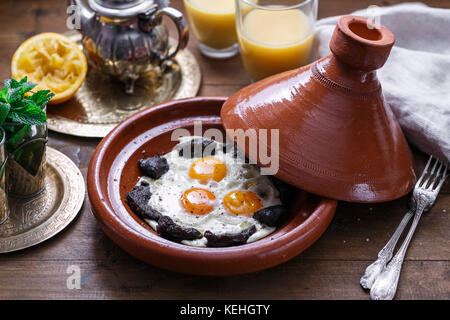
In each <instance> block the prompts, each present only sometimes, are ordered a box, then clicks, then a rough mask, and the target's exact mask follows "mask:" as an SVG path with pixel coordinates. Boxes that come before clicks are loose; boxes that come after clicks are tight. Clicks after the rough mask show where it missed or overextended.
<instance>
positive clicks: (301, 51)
mask: <svg viewBox="0 0 450 320" xmlns="http://www.w3.org/2000/svg"><path fill="white" fill-rule="evenodd" d="M317 4H318V1H317V0H305V1H301V0H259V1H258V2H252V1H249V0H236V5H237V9H236V30H237V37H238V43H239V47H240V51H241V57H242V61H243V63H244V66H245V69H246V70H247V72H248V74H249V75H250V77H251V78H252V79H253V80H254V81H258V80H261V79H263V78H266V77H268V76H270V75H273V74H276V73H280V72H283V71H287V70H291V69H295V68H298V67H300V66H303V65H305V64H307V63H308V59H309V55H310V51H311V47H312V43H313V38H314V22H315V20H316V19H317Z"/></svg>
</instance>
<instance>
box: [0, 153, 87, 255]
mask: <svg viewBox="0 0 450 320" xmlns="http://www.w3.org/2000/svg"><path fill="white" fill-rule="evenodd" d="M85 192H86V188H85V184H84V179H83V176H82V175H81V172H80V170H79V169H78V168H77V166H76V165H75V164H74V163H73V162H72V161H71V160H70V159H69V158H68V157H67V156H65V155H64V154H62V153H61V152H59V151H57V150H55V149H53V148H50V147H47V175H46V180H45V190H44V191H43V192H42V193H40V194H39V195H37V196H36V197H33V198H31V199H14V198H9V199H8V202H9V206H10V214H9V218H8V220H6V222H5V223H3V224H2V225H0V253H5V252H11V251H16V250H21V249H25V248H28V247H31V246H34V245H36V244H38V243H41V242H42V241H44V240H47V239H49V238H51V237H53V236H54V235H55V234H57V233H58V232H60V231H61V230H63V229H64V228H65V227H66V226H67V225H68V224H69V223H70V222H71V221H72V220H73V219H74V218H75V217H76V215H77V214H78V212H79V211H80V209H81V206H82V205H83V201H84V197H85Z"/></svg>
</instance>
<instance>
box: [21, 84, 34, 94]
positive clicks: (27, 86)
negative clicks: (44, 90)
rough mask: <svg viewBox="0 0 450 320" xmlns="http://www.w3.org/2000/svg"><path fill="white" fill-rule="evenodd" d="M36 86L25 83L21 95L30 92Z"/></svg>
mask: <svg viewBox="0 0 450 320" xmlns="http://www.w3.org/2000/svg"><path fill="white" fill-rule="evenodd" d="M36 86H37V84H36V83H33V82H26V83H24V84H22V93H26V92H28V91H30V90H31V89H33V88H34V87H36Z"/></svg>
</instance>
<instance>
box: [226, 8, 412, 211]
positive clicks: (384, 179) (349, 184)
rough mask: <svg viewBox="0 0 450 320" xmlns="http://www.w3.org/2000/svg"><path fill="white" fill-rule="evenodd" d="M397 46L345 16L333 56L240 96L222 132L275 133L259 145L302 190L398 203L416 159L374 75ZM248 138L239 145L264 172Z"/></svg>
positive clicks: (385, 33) (230, 104) (386, 34)
mask: <svg viewBox="0 0 450 320" xmlns="http://www.w3.org/2000/svg"><path fill="white" fill-rule="evenodd" d="M393 44H394V35H393V34H392V33H391V32H390V31H389V30H388V29H386V28H384V27H381V28H378V29H370V28H368V27H367V20H366V19H365V18H362V17H356V16H344V17H342V18H341V19H340V20H339V22H338V24H337V26H336V28H335V31H334V34H333V37H332V39H331V42H330V48H331V51H332V54H330V55H329V56H327V57H325V58H322V59H320V60H318V61H316V62H314V63H312V64H310V65H308V66H305V67H302V68H300V69H295V70H291V71H288V72H284V73H281V74H278V75H274V76H272V77H269V78H266V79H264V80H261V81H259V82H256V83H254V84H251V85H250V86H248V87H246V88H244V89H242V90H240V91H238V92H237V93H236V94H235V95H233V96H232V97H230V98H229V99H228V100H227V101H226V102H225V104H224V106H223V108H222V111H221V117H222V121H223V124H224V127H225V128H226V129H228V130H230V129H234V130H236V129H243V132H248V130H249V129H250V130H252V129H253V130H255V131H256V132H257V134H259V133H260V132H263V131H266V133H267V132H273V134H269V137H270V139H269V140H268V142H267V143H266V144H265V143H259V145H258V148H267V149H268V150H269V151H268V154H271V153H273V154H271V157H274V156H277V155H276V153H278V160H279V170H278V171H277V173H276V174H275V175H276V176H277V177H278V178H280V179H282V180H284V181H286V182H288V183H290V184H292V185H294V186H296V187H299V188H301V189H304V190H306V191H309V192H312V193H315V194H318V195H321V196H325V197H329V198H334V199H338V200H345V201H352V202H366V203H371V202H383V201H389V200H393V199H396V198H399V197H401V196H403V195H405V194H407V193H408V192H409V191H410V190H411V188H412V187H413V185H414V182H415V179H416V177H415V173H414V167H413V161H412V156H411V152H410V149H409V147H408V145H407V143H406V140H405V137H404V136H403V133H402V131H401V130H400V127H399V124H398V122H397V120H396V118H395V116H394V114H393V113H392V111H391V109H390V107H389V106H388V105H387V104H386V102H385V100H384V98H383V95H382V92H381V85H380V83H379V81H378V79H377V77H376V71H375V70H376V69H379V68H381V67H382V66H383V65H384V63H385V62H386V60H387V58H388V56H389V53H390V50H391V48H392V46H393ZM261 129H265V130H261ZM271 129H273V130H275V131H271ZM276 132H278V133H277V134H275V133H276ZM277 135H278V136H279V137H277ZM272 140H273V141H272ZM275 140H278V141H275ZM243 141H244V142H243ZM245 141H248V139H247V140H245V139H244V140H242V139H241V140H238V141H237V145H238V147H239V148H240V149H241V150H243V151H245V152H246V154H247V155H248V156H249V158H250V159H252V160H254V161H256V162H257V163H258V164H259V165H260V166H262V167H266V166H267V161H262V160H267V159H261V154H257V155H256V157H255V153H254V152H253V153H251V152H250V149H249V147H248V143H247V144H246V142H245ZM260 141H263V140H260ZM277 143H278V145H277Z"/></svg>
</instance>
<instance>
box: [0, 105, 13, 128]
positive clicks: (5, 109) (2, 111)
mask: <svg viewBox="0 0 450 320" xmlns="http://www.w3.org/2000/svg"><path fill="white" fill-rule="evenodd" d="M10 109H11V106H10V104H9V103H7V102H0V123H3V121H5V119H6V117H7V116H8V113H9V110H10Z"/></svg>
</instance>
